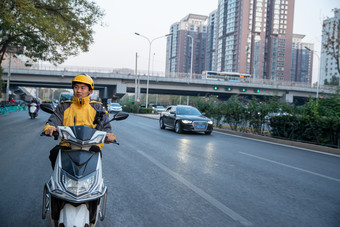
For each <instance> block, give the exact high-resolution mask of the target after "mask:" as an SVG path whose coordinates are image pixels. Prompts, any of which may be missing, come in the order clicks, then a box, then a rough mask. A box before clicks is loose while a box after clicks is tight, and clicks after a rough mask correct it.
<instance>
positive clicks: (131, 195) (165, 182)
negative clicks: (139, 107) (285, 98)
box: [0, 112, 340, 226]
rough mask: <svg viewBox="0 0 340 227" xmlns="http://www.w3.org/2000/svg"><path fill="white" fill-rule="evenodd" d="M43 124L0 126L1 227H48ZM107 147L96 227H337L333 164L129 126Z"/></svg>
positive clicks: (324, 158) (139, 122) (255, 145)
mask: <svg viewBox="0 0 340 227" xmlns="http://www.w3.org/2000/svg"><path fill="white" fill-rule="evenodd" d="M47 118H48V114H46V113H42V112H40V113H39V116H38V118H36V119H34V120H32V119H29V117H28V114H27V113H26V112H16V113H10V114H6V115H1V116H0V125H1V127H0V137H1V146H0V185H1V186H0V201H1V202H0V220H1V222H0V223H1V224H0V226H48V222H47V221H46V220H42V219H41V203H42V190H43V185H44V183H45V182H46V181H47V180H48V178H49V175H50V174H51V167H50V162H49V160H48V155H49V150H50V149H51V148H52V147H53V146H54V145H55V144H56V142H55V141H54V140H53V139H51V138H47V137H40V136H39V134H40V132H41V130H42V128H43V125H44V122H45V121H46V120H47ZM112 126H113V128H114V133H115V134H116V135H117V140H118V142H119V143H120V146H116V145H105V147H104V148H103V169H104V170H103V171H104V173H103V174H104V178H105V182H106V185H107V186H108V188H109V195H108V204H107V212H106V217H105V220H104V221H103V222H99V223H98V225H97V226H340V158H339V157H338V156H334V155H326V154H321V153H317V152H312V151H308V150H302V149H297V148H293V147H285V146H281V145H277V144H271V143H264V142H261V141H256V140H250V139H246V138H241V137H236V136H231V135H227V134H223V133H219V132H213V134H212V135H210V136H206V135H201V134H194V133H184V134H176V133H174V132H173V131H171V130H167V129H166V130H161V129H159V127H158V121H156V120H153V119H147V118H143V117H138V116H130V117H129V118H128V119H127V120H125V121H120V122H114V123H112Z"/></svg>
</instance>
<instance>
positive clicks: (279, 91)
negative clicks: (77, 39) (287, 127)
mask: <svg viewBox="0 0 340 227" xmlns="http://www.w3.org/2000/svg"><path fill="white" fill-rule="evenodd" d="M80 73H87V74H89V75H91V77H92V78H93V79H94V82H95V89H96V90H99V97H100V98H104V99H105V98H113V99H116V98H118V97H122V96H123V95H124V94H126V93H135V89H136V81H139V90H140V93H146V87H147V79H148V77H147V76H146V75H132V74H131V73H127V72H121V71H118V70H117V71H112V70H111V71H104V70H95V69H94V70H89V69H83V68H82V69H72V68H71V69H68V68H67V69H66V68H57V67H55V68H46V69H34V68H30V69H27V68H11V77H10V85H11V86H23V87H25V86H26V87H47V88H71V81H72V79H73V78H74V76H75V75H77V74H80ZM7 76H8V69H7V68H5V69H4V72H3V78H2V79H3V80H4V81H5V83H6V81H7ZM334 92H335V91H334V90H332V89H331V88H327V87H323V88H322V89H319V93H320V94H331V93H334ZM316 93H317V89H316V88H315V87H311V86H310V85H307V84H298V83H289V82H282V81H280V82H279V81H269V80H253V79H250V80H243V81H239V82H230V81H212V80H203V79H201V78H200V75H194V78H192V79H191V78H190V77H189V75H187V74H171V75H158V76H149V94H172V95H185V96H207V95H218V96H219V97H220V98H222V99H224V98H228V97H229V96H231V95H234V94H240V95H243V96H262V97H265V96H279V97H282V98H283V99H284V100H285V101H287V102H293V101H294V99H298V98H303V99H306V98H309V97H316Z"/></svg>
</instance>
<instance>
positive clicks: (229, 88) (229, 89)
mask: <svg viewBox="0 0 340 227" xmlns="http://www.w3.org/2000/svg"><path fill="white" fill-rule="evenodd" d="M225 90H226V91H232V90H233V89H232V88H231V87H227V88H226V89H225Z"/></svg>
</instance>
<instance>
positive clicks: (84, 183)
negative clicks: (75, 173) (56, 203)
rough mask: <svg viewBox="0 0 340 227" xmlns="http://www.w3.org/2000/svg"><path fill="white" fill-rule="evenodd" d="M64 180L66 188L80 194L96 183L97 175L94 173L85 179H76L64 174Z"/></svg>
mask: <svg viewBox="0 0 340 227" xmlns="http://www.w3.org/2000/svg"><path fill="white" fill-rule="evenodd" d="M62 182H63V185H64V187H65V189H66V190H67V191H68V192H70V193H72V194H74V195H76V196H79V195H81V194H83V193H86V192H87V191H89V190H90V188H91V187H92V185H93V184H94V183H95V175H92V176H90V177H88V178H86V179H84V180H74V179H72V178H70V177H68V176H67V175H66V174H63V175H62Z"/></svg>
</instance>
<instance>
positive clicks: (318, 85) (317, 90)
mask: <svg viewBox="0 0 340 227" xmlns="http://www.w3.org/2000/svg"><path fill="white" fill-rule="evenodd" d="M305 49H306V50H308V51H309V52H311V53H314V54H315V55H316V56H317V57H318V60H319V68H320V56H319V55H318V54H317V53H316V52H315V51H313V52H312V50H311V49H310V48H308V47H305ZM318 71H319V75H318V82H317V83H318V84H317V85H316V98H319V87H320V70H318Z"/></svg>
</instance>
